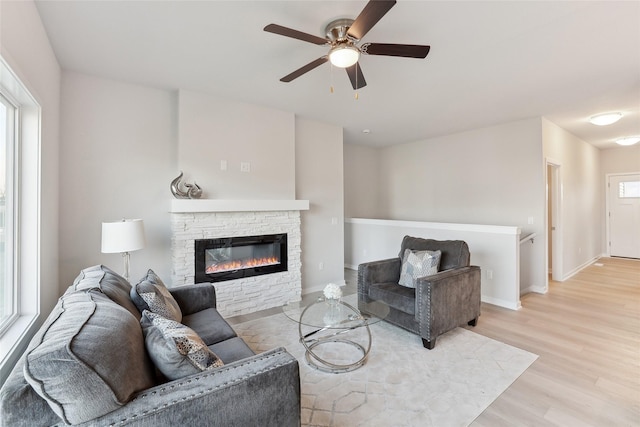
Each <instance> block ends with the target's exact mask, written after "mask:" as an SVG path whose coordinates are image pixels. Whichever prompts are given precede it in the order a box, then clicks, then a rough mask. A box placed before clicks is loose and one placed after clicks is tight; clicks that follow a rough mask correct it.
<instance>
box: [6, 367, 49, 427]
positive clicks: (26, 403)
mask: <svg viewBox="0 0 640 427" xmlns="http://www.w3.org/2000/svg"><path fill="white" fill-rule="evenodd" d="M23 371H24V358H21V359H20V360H19V361H18V363H16V366H14V368H13V370H12V371H11V374H10V375H9V377H8V378H7V380H6V381H5V383H4V385H3V386H2V388H1V389H0V425H1V426H11V427H18V426H25V427H32V426H37V425H47V426H52V425H55V424H59V423H60V417H59V416H57V415H56V413H55V412H53V410H52V409H51V407H49V404H48V403H47V401H46V400H44V399H43V398H42V397H40V395H39V394H38V393H36V391H35V390H34V389H33V387H31V385H30V384H29V383H28V382H27V380H26V379H25V378H24V374H23Z"/></svg>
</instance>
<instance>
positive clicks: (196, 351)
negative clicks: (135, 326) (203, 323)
mask: <svg viewBox="0 0 640 427" xmlns="http://www.w3.org/2000/svg"><path fill="white" fill-rule="evenodd" d="M140 324H141V325H142V331H143V332H144V336H145V344H146V346H147V351H148V353H149V355H150V356H151V359H152V360H153V362H154V364H155V365H156V367H157V368H158V369H159V370H160V372H162V374H163V375H164V376H166V377H167V378H168V379H170V380H177V379H179V378H183V377H186V376H189V375H193V374H197V373H199V372H203V371H206V370H209V369H214V368H219V367H220V366H222V365H223V364H224V363H223V362H222V360H220V358H219V357H218V356H217V355H216V354H215V353H214V352H213V351H211V350H210V349H209V348H208V347H207V345H206V344H205V343H204V342H203V341H202V339H201V338H200V337H199V336H198V334H196V333H195V332H194V331H193V329H191V328H189V327H187V326H185V325H183V324H181V323H178V322H176V321H173V320H171V319H166V318H164V317H162V316H161V315H159V314H156V313H152V312H150V311H148V310H144V311H143V312H142V318H141V319H140Z"/></svg>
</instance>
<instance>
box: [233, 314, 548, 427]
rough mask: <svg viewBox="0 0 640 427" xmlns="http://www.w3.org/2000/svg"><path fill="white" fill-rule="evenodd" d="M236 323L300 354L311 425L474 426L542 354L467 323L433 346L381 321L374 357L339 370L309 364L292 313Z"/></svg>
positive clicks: (251, 337)
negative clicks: (323, 369)
mask: <svg viewBox="0 0 640 427" xmlns="http://www.w3.org/2000/svg"><path fill="white" fill-rule="evenodd" d="M479 321H480V322H482V317H480V320H479ZM233 328H234V329H235V330H236V332H237V333H238V335H239V336H241V337H242V338H243V339H244V340H245V341H246V342H247V343H248V344H249V346H250V347H251V348H252V349H253V350H254V351H256V352H262V351H265V350H268V349H271V348H275V347H281V346H283V347H286V349H287V350H288V351H289V352H290V353H291V354H292V355H293V356H294V357H296V358H297V359H298V361H299V362H300V377H301V387H302V425H303V426H338V427H347V426H349V427H351V426H368V427H369V426H384V427H388V426H420V427H425V426H437V427H455V426H467V425H469V424H470V423H471V422H473V420H474V419H475V418H476V417H477V416H478V415H480V414H481V413H482V411H484V410H485V409H486V408H487V407H488V406H489V405H490V404H491V403H492V402H493V401H494V400H495V399H496V398H497V397H498V396H499V395H500V394H501V393H502V392H503V391H504V390H506V389H507V388H508V387H509V385H511V384H512V383H513V381H515V380H516V379H517V378H518V377H519V376H520V375H521V374H522V373H523V372H524V371H525V370H526V369H527V368H528V367H529V366H530V365H531V364H532V363H533V362H534V361H535V360H536V359H537V357H538V356H536V355H535V354H532V353H529V352H527V351H524V350H520V349H518V348H515V347H512V346H509V345H507V344H503V343H501V342H499V341H495V340H492V339H490V338H487V337H484V336H482V335H478V334H476V333H474V332H471V331H468V330H466V329H462V328H457V329H454V330H453V331H451V332H449V333H447V334H445V335H442V336H440V337H439V338H438V340H437V342H436V346H435V348H434V349H433V350H427V349H425V348H423V347H422V341H421V339H420V337H419V336H417V335H414V334H411V333H409V332H406V331H404V330H403V329H400V328H398V327H395V326H393V325H390V324H388V323H386V322H379V323H376V324H374V325H372V326H371V334H372V336H373V344H372V347H371V352H370V354H369V358H368V360H367V362H366V364H365V365H364V366H363V367H361V368H359V369H357V370H355V371H352V372H347V373H341V374H331V373H324V372H321V371H318V370H316V369H313V368H311V367H310V366H308V364H307V361H306V360H305V357H304V347H303V346H302V344H300V343H299V342H298V325H297V323H295V322H293V321H292V320H290V319H288V318H287V317H285V315H284V314H277V315H273V316H269V317H265V318H262V319H258V320H252V321H249V322H245V323H240V324H237V325H233ZM358 333H359V334H361V336H360V338H362V337H364V334H366V331H365V330H364V329H363V328H360V329H359V330H357V331H356V334H358ZM329 356H330V355H329V354H328V355H327V357H329ZM334 356H335V354H334Z"/></svg>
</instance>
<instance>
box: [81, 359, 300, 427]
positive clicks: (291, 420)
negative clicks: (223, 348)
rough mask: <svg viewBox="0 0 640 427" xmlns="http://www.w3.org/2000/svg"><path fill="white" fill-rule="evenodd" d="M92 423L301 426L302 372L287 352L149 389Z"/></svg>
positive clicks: (243, 360) (87, 424) (226, 366)
mask: <svg viewBox="0 0 640 427" xmlns="http://www.w3.org/2000/svg"><path fill="white" fill-rule="evenodd" d="M82 425H83V426H86V427H88V426H89V425H91V426H95V425H101V426H103V425H104V426H106V425H128V426H159V425H204V426H222V425H224V426H230V427H235V426H238V427H244V426H250V425H254V426H257V425H260V426H274V427H276V426H277V427H280V426H296V427H298V426H299V425H300V373H299V367H298V362H297V360H296V359H295V358H294V357H293V356H291V355H290V354H289V353H288V352H287V351H286V350H285V349H284V348H278V349H274V350H271V351H268V352H265V353H262V354H259V355H256V356H253V357H249V358H246V359H242V360H239V361H237V362H234V363H230V364H229V365H225V366H223V367H221V368H218V369H215V370H212V371H206V372H202V373H200V374H194V375H190V376H188V377H185V378H182V379H179V380H175V381H170V382H168V383H165V384H162V385H159V386H156V387H153V388H150V389H148V390H145V391H143V392H142V393H140V394H138V395H137V396H136V397H135V398H134V399H133V400H132V401H131V402H129V403H127V404H126V405H124V406H123V407H122V408H120V409H117V410H115V411H113V412H111V413H109V414H107V415H104V416H102V417H99V418H97V419H94V420H92V421H90V422H88V423H85V424H82Z"/></svg>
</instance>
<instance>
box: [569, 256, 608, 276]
mask: <svg viewBox="0 0 640 427" xmlns="http://www.w3.org/2000/svg"><path fill="white" fill-rule="evenodd" d="M598 259H600V256H599V255H596V256H595V257H593V258H591V259H590V260H589V261H587V262H585V263H583V264H581V265H579V266H578V267H576V268H574V269H573V270H571V271H570V272H568V273H567V274H565V275H564V276H563V277H562V282H564V281H565V280H568V279H570V278H572V277H573V276H575V275H576V274H578V273H579V272H580V271H581V270H583V269H585V268H587V267H588V266H590V265H591V264H593V263H594V262H596V261H597V260H598Z"/></svg>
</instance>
